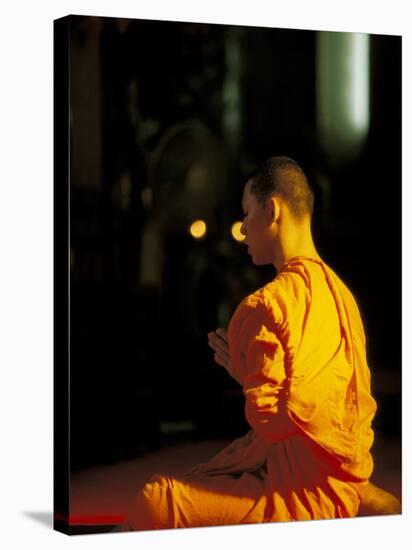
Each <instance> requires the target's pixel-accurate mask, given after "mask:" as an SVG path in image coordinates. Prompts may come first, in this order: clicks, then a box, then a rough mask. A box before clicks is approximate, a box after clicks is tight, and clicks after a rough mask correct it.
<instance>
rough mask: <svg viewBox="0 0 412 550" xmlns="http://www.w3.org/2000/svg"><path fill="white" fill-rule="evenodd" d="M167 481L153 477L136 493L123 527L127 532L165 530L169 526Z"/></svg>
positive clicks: (156, 476) (160, 477)
mask: <svg viewBox="0 0 412 550" xmlns="http://www.w3.org/2000/svg"><path fill="white" fill-rule="evenodd" d="M167 491H168V481H167V479H166V478H164V477H162V476H158V475H154V476H152V477H151V478H150V480H149V481H148V482H146V483H145V484H144V485H143V487H142V488H141V489H140V491H139V492H138V493H137V495H136V498H135V500H134V504H133V507H132V509H131V510H130V512H129V514H128V516H127V518H126V522H125V525H127V526H128V530H135V531H137V530H139V531H140V530H148V529H167V528H169V527H171V526H170V510H169V509H168V508H169V507H168V498H167Z"/></svg>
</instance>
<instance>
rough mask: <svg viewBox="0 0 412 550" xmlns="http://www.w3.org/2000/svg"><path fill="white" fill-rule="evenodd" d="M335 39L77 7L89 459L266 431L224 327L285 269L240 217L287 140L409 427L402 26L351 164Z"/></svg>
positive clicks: (77, 208) (378, 42) (80, 311)
mask: <svg viewBox="0 0 412 550" xmlns="http://www.w3.org/2000/svg"><path fill="white" fill-rule="evenodd" d="M317 35H318V33H316V32H315V31H302V30H284V29H263V28H249V27H230V26H224V25H210V24H195V23H177V22H156V21H141V20H125V19H112V18H99V17H83V16H72V17H71V18H70V259H71V267H70V452H71V469H72V470H78V469H80V468H84V467H88V466H92V465H97V464H103V463H113V462H116V461H118V460H122V459H125V458H131V457H134V456H138V455H139V454H142V453H144V452H146V451H147V450H154V449H160V448H161V447H162V446H166V445H168V444H169V442H174V441H176V440H179V439H185V438H186V439H191V440H194V439H198V438H207V437H222V438H227V437H235V436H238V435H242V434H243V433H245V431H246V430H247V429H248V426H247V424H246V422H245V420H244V414H243V396H242V392H241V388H240V386H238V385H237V383H236V382H234V381H233V380H232V379H231V378H230V377H229V376H228V375H227V373H226V372H225V371H224V370H223V369H222V368H219V367H217V366H216V365H215V364H214V362H213V354H212V351H211V350H210V348H208V346H207V332H208V331H210V330H214V329H215V328H216V327H217V326H222V325H223V324H225V322H227V320H228V319H229V318H230V315H231V313H232V312H233V310H234V308H235V307H236V305H237V304H238V303H239V301H240V300H241V299H242V298H243V297H244V296H245V295H246V294H247V293H249V292H251V291H253V290H254V289H256V288H257V287H259V286H261V285H263V284H265V282H267V281H268V280H270V279H271V278H273V277H274V276H275V271H274V270H273V268H271V267H264V268H256V267H255V266H253V265H251V262H250V258H249V257H248V256H247V254H246V251H245V250H244V249H243V247H242V245H241V244H239V243H237V242H236V241H235V240H233V238H232V237H231V234H230V227H231V225H232V223H233V222H234V221H236V220H241V208H240V202H241V196H242V190H243V185H244V183H245V177H246V176H247V174H248V173H249V172H250V170H251V169H253V168H254V167H255V166H256V164H258V163H260V162H261V161H263V160H265V159H266V158H267V157H269V156H273V155H279V154H285V155H288V156H290V157H293V158H294V159H296V160H297V161H298V162H299V163H300V164H301V166H302V167H303V169H304V170H305V172H306V173H307V175H308V177H309V180H310V182H311V184H312V186H313V188H314V191H315V197H316V206H315V215H314V222H313V223H314V236H315V242H316V243H317V245H318V249H319V252H320V254H321V256H322V257H323V258H324V259H325V261H326V262H327V263H328V264H329V265H330V266H331V267H332V268H333V269H334V270H335V271H336V272H337V273H338V274H339V275H340V276H341V277H342V278H343V279H344V280H345V281H346V283H347V284H348V286H349V287H350V288H351V289H352V291H353V292H354V294H355V296H356V298H357V299H358V303H359V306H360V309H361V313H362V316H363V319H364V323H365V329H366V333H367V338H368V357H369V364H370V368H371V372H372V387H373V392H374V395H375V397H376V399H377V401H378V406H379V408H378V414H377V417H376V420H375V429H376V433H377V436H379V434H382V435H385V436H390V437H395V438H400V434H401V393H400V392H401V38H400V37H394V36H382V35H379V36H378V35H370V79H369V86H370V122H369V131H368V133H367V136H366V139H365V141H364V143H363V145H362V146H361V147H360V148H359V150H358V151H357V153H356V154H353V155H351V156H350V157H348V158H345V159H344V160H342V159H340V160H339V161H337V160H336V159H334V158H333V155H331V154H330V153H328V152H327V151H325V150H324V149H322V148H321V147H320V141H319V137H318V136H319V132H318V127H317V78H316V70H317V68H316V67H317V65H316V59H317V58H316V56H317ZM198 218H201V219H204V220H205V221H206V223H207V227H208V231H207V234H206V236H205V238H203V239H201V240H195V239H193V238H192V237H191V236H190V234H189V233H188V227H189V226H190V223H191V222H192V221H193V220H195V219H198Z"/></svg>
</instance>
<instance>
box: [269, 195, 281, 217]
mask: <svg viewBox="0 0 412 550" xmlns="http://www.w3.org/2000/svg"><path fill="white" fill-rule="evenodd" d="M280 208H281V205H280V201H279V199H278V198H277V197H271V198H270V199H269V213H270V218H271V222H272V223H273V222H277V221H278V220H279V214H280Z"/></svg>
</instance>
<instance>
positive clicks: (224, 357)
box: [207, 328, 232, 374]
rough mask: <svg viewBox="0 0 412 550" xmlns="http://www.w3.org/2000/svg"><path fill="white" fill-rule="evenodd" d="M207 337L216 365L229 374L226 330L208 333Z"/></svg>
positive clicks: (230, 366)
mask: <svg viewBox="0 0 412 550" xmlns="http://www.w3.org/2000/svg"><path fill="white" fill-rule="evenodd" d="M207 336H208V339H209V342H208V343H209V346H210V347H211V348H212V349H213V351H214V352H215V361H216V363H217V364H218V365H220V366H221V367H224V368H225V369H226V370H227V371H228V372H229V373H230V374H231V373H232V363H231V361H230V353H229V344H228V341H227V332H226V330H225V329H224V328H218V329H216V331H215V332H209V333H208V335H207Z"/></svg>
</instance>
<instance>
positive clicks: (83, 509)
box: [70, 436, 402, 534]
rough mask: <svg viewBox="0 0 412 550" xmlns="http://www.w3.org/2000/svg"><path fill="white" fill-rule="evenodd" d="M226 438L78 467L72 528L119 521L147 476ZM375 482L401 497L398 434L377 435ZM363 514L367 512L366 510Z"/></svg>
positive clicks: (205, 455) (178, 465) (185, 463)
mask: <svg viewBox="0 0 412 550" xmlns="http://www.w3.org/2000/svg"><path fill="white" fill-rule="evenodd" d="M228 443H230V440H221V439H220V440H207V441H195V442H193V441H190V442H181V443H175V444H173V445H169V446H167V447H166V446H165V447H164V448H163V449H162V450H160V451H158V452H147V453H145V454H143V455H141V456H139V457H137V458H135V459H133V460H128V461H122V462H118V463H117V464H112V465H109V466H98V467H95V468H89V469H85V470H82V471H78V472H76V473H74V474H73V475H72V479H71V510H70V511H71V513H70V524H71V526H73V527H72V529H71V531H72V534H83V533H97V532H105V531H110V530H112V529H113V527H114V526H115V525H118V524H119V523H121V522H122V520H123V517H124V514H125V511H126V510H127V509H128V507H129V505H130V504H131V503H132V500H133V498H134V496H135V494H136V493H137V491H138V489H139V488H140V487H141V486H143V485H144V483H145V482H146V481H147V479H148V478H149V477H150V476H151V475H152V474H153V473H154V472H161V471H162V470H164V469H165V468H167V472H168V473H169V472H170V473H171V474H179V473H182V472H184V471H187V470H189V469H191V468H192V467H193V466H195V465H196V464H198V463H200V462H205V461H206V460H208V459H209V458H211V457H212V456H213V455H214V454H216V453H217V452H218V451H220V450H221V449H222V448H223V447H224V446H226V445H227V444H228ZM373 456H374V459H375V471H374V474H373V476H372V478H371V480H372V481H373V483H375V484H376V485H378V486H380V487H382V488H383V489H385V490H386V491H389V492H391V493H392V494H394V495H395V496H396V497H397V498H398V499H399V500H401V492H402V483H401V445H400V441H399V440H398V439H394V438H388V437H379V436H376V439H375V444H374V447H373ZM362 515H368V514H367V512H365V513H362Z"/></svg>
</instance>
